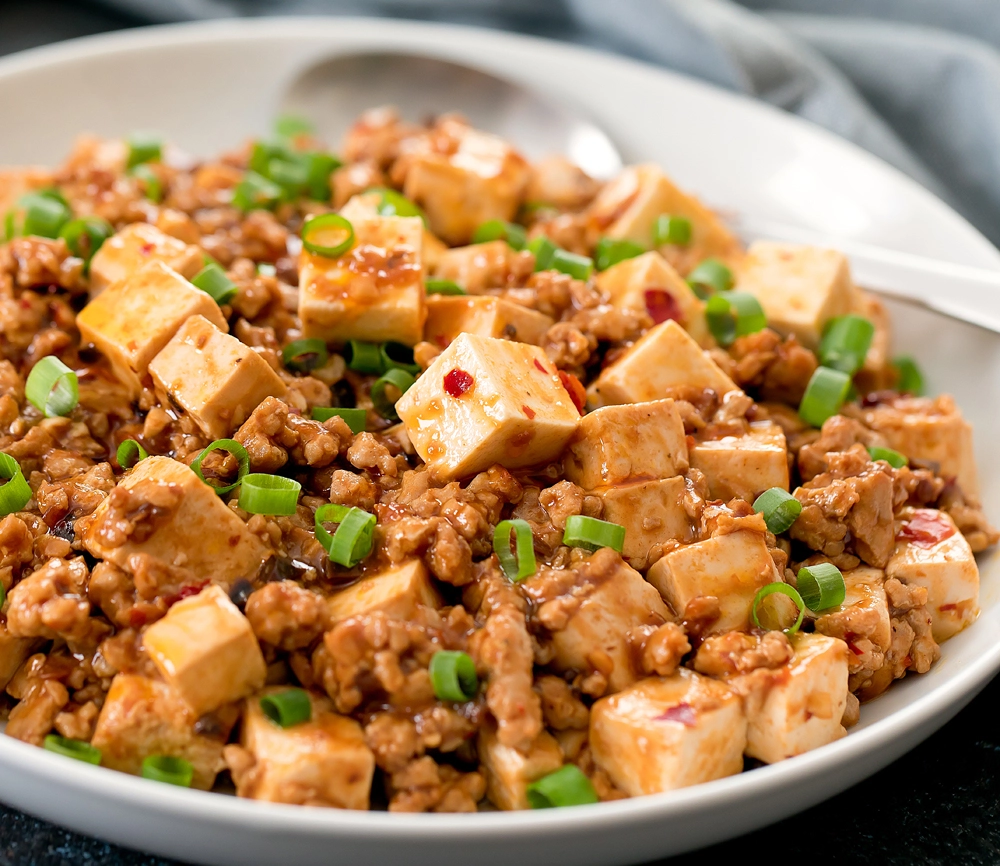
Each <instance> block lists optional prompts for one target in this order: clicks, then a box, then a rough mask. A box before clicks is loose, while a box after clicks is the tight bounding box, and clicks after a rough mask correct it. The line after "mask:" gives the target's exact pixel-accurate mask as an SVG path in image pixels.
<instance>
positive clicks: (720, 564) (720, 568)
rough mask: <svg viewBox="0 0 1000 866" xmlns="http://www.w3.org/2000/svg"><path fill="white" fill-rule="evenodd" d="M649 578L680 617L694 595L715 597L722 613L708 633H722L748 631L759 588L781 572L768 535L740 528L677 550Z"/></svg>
mask: <svg viewBox="0 0 1000 866" xmlns="http://www.w3.org/2000/svg"><path fill="white" fill-rule="evenodd" d="M646 579H647V580H648V581H649V582H650V583H651V584H652V585H653V586H655V587H656V588H657V589H658V590H659V592H660V595H662V596H663V598H664V599H665V600H666V602H667V604H669V605H670V607H671V608H673V610H674V611H675V613H677V615H678V616H681V615H683V613H684V608H685V607H687V604H688V602H690V601H691V600H692V599H695V598H698V597H699V596H707V595H712V596H715V597H716V598H717V599H718V600H719V607H720V610H721V613H720V616H719V618H718V619H717V620H716V621H715V622H714V623H713V624H712V626H711V628H710V629H709V630H708V633H711V634H720V633H722V632H726V631H734V630H735V631H747V630H748V629H749V628H750V606H751V605H752V604H753V599H754V596H755V595H756V594H757V590H759V589H760V588H761V587H762V586H767V584H769V583H774V582H776V581H779V580H781V576H780V575H779V574H778V570H777V568H775V565H774V560H773V559H771V554H770V553H768V550H767V542H766V541H765V540H764V536H763V535H762V534H760V533H758V532H751V531H749V530H739V531H737V532H731V533H729V534H728V535H716V536H715V537H713V538H709V539H706V540H705V541H698V542H695V543H694V544H687V545H684V546H683V547H680V548H678V549H677V550H673V551H671V552H670V553H668V554H667V555H666V556H664V557H663V558H662V559H660V560H658V561H657V562H655V563H654V564H653V565H652V567H651V568H650V569H649V574H647V575H646Z"/></svg>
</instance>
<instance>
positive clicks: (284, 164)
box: [263, 159, 309, 200]
mask: <svg viewBox="0 0 1000 866" xmlns="http://www.w3.org/2000/svg"><path fill="white" fill-rule="evenodd" d="M263 174H264V177H266V178H267V179H268V180H271V181H274V182H275V183H276V184H277V185H278V186H280V187H281V188H282V190H284V193H285V198H287V199H289V200H291V199H295V198H298V197H299V196H300V195H302V194H303V193H304V192H305V190H306V186H307V185H308V183H309V170H308V168H306V166H305V164H304V163H303V162H302V161H301V160H299V159H295V160H293V161H289V160H285V159H272V160H271V161H270V162H269V163H268V164H267V171H266V172H264V173H263Z"/></svg>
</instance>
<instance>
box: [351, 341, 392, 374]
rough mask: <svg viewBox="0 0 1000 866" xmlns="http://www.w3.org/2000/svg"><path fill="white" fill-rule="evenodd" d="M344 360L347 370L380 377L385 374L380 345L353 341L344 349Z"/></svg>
mask: <svg viewBox="0 0 1000 866" xmlns="http://www.w3.org/2000/svg"><path fill="white" fill-rule="evenodd" d="M343 354H344V360H345V361H346V362H347V369H348V370H353V371H354V372H355V373H367V374H368V375H372V376H375V375H378V374H379V373H384V372H385V370H384V369H383V367H382V352H381V350H380V348H379V345H378V343H363V342H362V341H361V340H351V341H349V342H348V344H347V345H346V346H345V347H344V353H343Z"/></svg>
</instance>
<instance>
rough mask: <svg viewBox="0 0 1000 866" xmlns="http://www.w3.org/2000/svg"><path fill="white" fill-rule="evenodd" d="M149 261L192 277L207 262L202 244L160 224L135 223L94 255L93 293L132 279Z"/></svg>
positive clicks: (91, 266) (114, 236) (97, 293)
mask: <svg viewBox="0 0 1000 866" xmlns="http://www.w3.org/2000/svg"><path fill="white" fill-rule="evenodd" d="M149 262H159V263H160V264H163V265H166V266H167V267H168V268H170V269H171V270H172V271H176V272H177V273H178V274H180V275H181V276H182V277H184V278H185V279H187V280H190V279H191V278H192V277H194V276H195V275H196V274H197V273H198V271H200V270H201V269H202V268H203V267H204V266H205V254H204V253H203V252H202V250H201V247H199V246H196V245H195V244H186V243H184V241H181V240H178V239H177V238H173V237H171V236H170V235H167V234H164V233H163V232H161V231H160V230H159V229H158V228H156V226H152V225H149V224H148V223H132V224H130V225H127V226H125V228H123V229H122V230H121V231H120V232H118V233H117V234H115V235H112V236H111V237H110V238H108V239H107V240H106V241H105V242H104V243H103V244H101V248H100V249H99V250H98V251H97V252H96V253H95V254H94V258H93V259H91V261H90V296H91V297H96V296H97V295H99V294H100V293H101V292H103V291H104V290H105V289H107V288H109V287H110V286H113V285H114V284H115V283H117V282H120V281H121V280H127V279H129V278H130V277H131V276H132V275H133V274H135V273H136V272H137V271H139V269H140V268H142V267H144V266H145V265H146V264H148V263H149ZM209 300H211V299H209ZM213 303H214V301H213Z"/></svg>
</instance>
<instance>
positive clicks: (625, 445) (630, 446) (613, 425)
mask: <svg viewBox="0 0 1000 866" xmlns="http://www.w3.org/2000/svg"><path fill="white" fill-rule="evenodd" d="M687 470H688V448H687V439H686V437H685V435H684V422H683V421H681V416H680V413H679V412H678V411H677V408H676V407H675V406H674V401H673V400H670V399H667V400H654V401H652V402H650V403H626V404H623V405H620V406H605V407H604V408H601V409H596V410H595V411H593V412H589V413H588V414H586V415H584V416H583V419H582V420H581V421H580V426H579V428H577V431H576V433H575V434H574V436H573V438H572V439H571V440H570V444H569V447H568V448H567V450H566V456H565V457H564V458H563V471H564V472H565V474H566V477H567V478H568V479H569V480H570V481H572V482H573V483H574V484H579V485H580V486H581V487H582V488H584V489H585V490H593V489H594V488H596V487H601V486H604V485H611V484H621V483H623V482H625V481H637V480H639V479H648V478H671V477H673V476H674V475H682V474H683V473H685V472H687Z"/></svg>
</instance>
